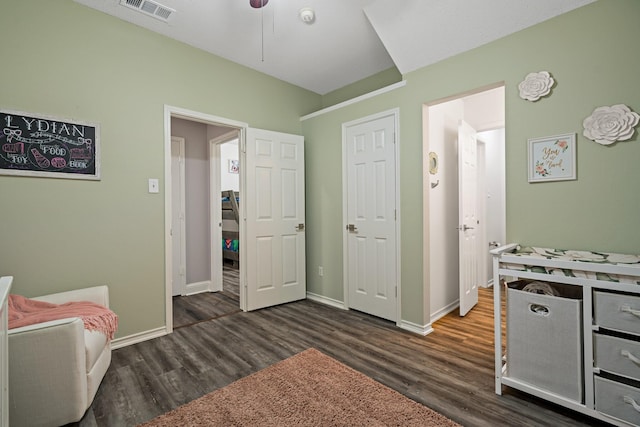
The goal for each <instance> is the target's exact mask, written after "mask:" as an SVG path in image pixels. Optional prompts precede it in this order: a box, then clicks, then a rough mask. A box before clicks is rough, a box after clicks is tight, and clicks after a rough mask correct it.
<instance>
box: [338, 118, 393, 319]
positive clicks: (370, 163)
mask: <svg viewBox="0 0 640 427" xmlns="http://www.w3.org/2000/svg"><path fill="white" fill-rule="evenodd" d="M394 138H395V116H393V115H389V116H386V117H381V118H378V119H374V120H371V121H367V122H363V123H359V124H356V125H353V126H349V127H347V128H346V136H345V144H346V147H345V151H346V164H345V165H346V169H347V170H346V176H347V197H346V203H347V221H348V224H350V225H351V226H352V227H351V228H348V229H347V230H346V233H347V262H346V267H345V268H346V270H347V273H346V276H347V281H348V283H347V288H348V305H349V307H350V308H354V309H356V310H360V311H363V312H366V313H369V314H373V315H375V316H378V317H382V318H385V319H389V320H393V321H396V320H397V297H396V277H397V272H396V268H397V266H396V223H395V191H396V189H395V173H396V171H395V146H394V144H395V142H394Z"/></svg>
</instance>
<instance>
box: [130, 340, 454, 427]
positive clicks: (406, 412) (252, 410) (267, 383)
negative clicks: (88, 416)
mask: <svg viewBox="0 0 640 427" xmlns="http://www.w3.org/2000/svg"><path fill="white" fill-rule="evenodd" d="M458 425H459V424H457V423H455V422H453V421H451V420H450V419H448V418H446V417H445V416H443V415H441V414H439V413H437V412H435V411H433V410H431V409H429V408H427V407H426V406H423V405H421V404H419V403H417V402H415V401H413V400H411V399H409V398H407V397H405V396H403V395H402V394H400V393H398V392H396V391H395V390H392V389H390V388H389V387H386V386H384V385H382V384H380V383H378V382H376V381H374V380H372V379H371V378H369V377H367V376H365V375H363V374H361V373H359V372H357V371H355V370H353V369H351V368H349V367H348V366H345V365H343V364H342V363H340V362H338V361H337V360H334V359H332V358H331V357H329V356H326V355H324V354H322V353H321V352H319V351H318V350H316V349H308V350H305V351H303V352H302V353H299V354H296V355H295V356H292V357H290V358H288V359H286V360H283V361H282V362H279V363H276V364H275V365H272V366H270V367H268V368H265V369H263V370H261V371H259V372H256V373H255V374H252V375H249V376H248V377H245V378H242V379H240V380H238V381H236V382H234V383H232V384H230V385H228V386H226V387H224V388H221V389H219V390H216V391H214V392H211V393H209V394H207V395H205V396H203V397H201V398H199V399H196V400H194V401H192V402H189V403H187V404H185V405H183V406H181V407H179V408H177V409H174V410H173V411H170V412H167V413H166V414H164V415H161V416H159V417H157V418H154V419H153V420H151V421H149V422H147V423H145V424H142V426H144V427H160V426H171V427H174V426H252V427H253V426H264V427H269V426H278V427H280V426H367V427H375V426H403V427H407V426H416V427H417V426H420V427H431V426H458Z"/></svg>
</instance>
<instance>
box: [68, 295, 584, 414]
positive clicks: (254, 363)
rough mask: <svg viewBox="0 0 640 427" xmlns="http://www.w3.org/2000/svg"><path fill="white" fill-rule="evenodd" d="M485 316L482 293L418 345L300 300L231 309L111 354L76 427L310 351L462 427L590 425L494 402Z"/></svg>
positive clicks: (197, 305) (540, 404)
mask: <svg viewBox="0 0 640 427" xmlns="http://www.w3.org/2000/svg"><path fill="white" fill-rule="evenodd" d="M229 295H230V293H227V291H226V289H225V291H224V292H222V293H220V294H219V295H216V294H209V295H206V296H205V295H200V296H198V295H196V296H193V297H188V298H185V301H183V302H180V303H179V304H178V303H176V308H177V309H178V310H183V309H184V310H185V311H189V310H192V311H193V312H194V313H195V312H199V311H201V310H202V307H203V303H202V301H206V303H204V305H205V306H206V305H210V304H213V305H216V304H217V308H216V309H219V308H221V307H222V306H227V304H228V299H229ZM212 296H213V297H215V298H212ZM216 299H217V301H218V302H212V301H216ZM188 307H194V308H193V309H189V308H188ZM492 307H493V304H492V292H491V290H490V289H489V290H487V289H482V290H481V293H480V302H479V304H478V306H477V307H476V308H474V309H473V310H472V312H471V313H469V314H468V315H467V316H466V317H464V318H460V317H459V316H458V313H457V311H456V312H453V313H450V314H449V315H447V316H445V317H444V318H442V319H441V320H439V321H438V322H436V324H435V325H434V329H435V330H434V332H432V333H431V334H429V335H427V336H426V337H423V336H420V335H416V334H412V333H409V332H406V331H403V330H401V329H398V328H397V327H396V326H395V324H393V323H392V322H388V321H385V320H381V319H378V318H375V317H372V316H369V315H366V314H363V313H360V312H357V311H345V310H340V309H335V308H332V307H329V306H326V305H323V304H320V303H316V302H313V301H309V300H303V301H299V302H295V303H290V304H284V305H280V306H276V307H271V308H266V309H262V310H258V311H255V312H250V313H243V312H241V311H238V310H237V305H236V306H235V308H232V311H231V312H229V313H226V314H221V312H220V310H218V311H217V312H216V313H217V314H216V315H214V316H211V320H203V319H199V320H198V319H197V318H195V317H192V318H191V320H187V323H185V326H183V327H179V328H177V329H175V330H174V332H173V333H172V334H170V335H167V336H164V337H160V338H156V339H153V340H149V341H145V342H142V343H139V344H135V345H132V346H128V347H125V348H121V349H118V350H114V351H113V360H112V363H111V366H110V368H109V370H108V372H107V374H106V376H105V378H104V380H103V382H102V385H101V386H100V389H99V390H98V393H97V395H96V398H95V400H94V402H93V404H92V405H91V408H90V409H89V410H88V412H87V414H86V415H85V416H84V418H83V419H82V420H81V422H80V423H77V425H80V426H133V425H136V424H138V423H141V422H144V421H147V420H150V419H151V418H153V417H155V416H158V415H160V414H162V413H164V412H167V411H169V410H171V409H173V408H176V407H177V406H179V405H182V404H184V403H187V402H189V401H191V400H193V399H195V398H197V397H200V396H202V395H204V394H206V393H209V392H211V391H213V390H216V389H218V388H221V387H224V386H226V385H227V384H229V383H231V382H233V381H235V380H237V379H240V378H242V377H244V376H247V375H249V374H251V373H253V372H256V371H258V370H260V369H263V368H265V367H267V366H269V365H272V364H273V363H276V362H278V361H280V360H283V359H285V358H287V357H289V356H292V355H294V354H296V353H298V352H300V351H302V350H305V349H307V348H310V347H315V348H316V349H318V350H320V351H322V352H324V353H325V354H327V355H329V356H332V357H334V358H335V359H337V360H339V361H341V362H343V363H345V364H347V365H349V366H351V367H352V368H354V369H356V370H358V371H360V372H362V373H364V374H365V375H368V376H369V377H371V378H374V379H375V380H377V381H379V382H381V383H383V384H386V385H387V386H389V387H391V388H393V389H395V390H397V391H399V392H400V393H402V394H404V395H406V396H408V397H409V398H411V399H414V400H416V401H418V402H420V403H423V404H424V405H426V406H428V407H430V408H432V409H434V410H436V411H438V412H440V413H442V414H444V415H446V416H448V417H449V418H451V419H453V420H455V421H457V422H459V423H460V424H462V425H464V426H525V425H526V426H579V425H596V424H597V423H596V421H595V420H593V419H591V418H589V417H586V416H583V415H581V414H579V413H576V412H573V411H570V410H567V409H564V408H562V407H560V406H556V405H553V404H550V403H548V402H546V401H544V400H540V399H537V398H535V397H532V396H529V395H527V394H525V393H521V392H518V391H516V390H513V389H510V388H507V387H505V388H504V392H503V395H502V396H497V395H496V394H495V393H494V373H493V360H494V359H493V308H492ZM176 316H182V315H181V314H176ZM187 317H188V316H187ZM194 319H196V320H194Z"/></svg>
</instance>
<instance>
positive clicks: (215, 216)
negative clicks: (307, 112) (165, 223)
mask: <svg viewBox="0 0 640 427" xmlns="http://www.w3.org/2000/svg"><path fill="white" fill-rule="evenodd" d="M239 138H240V135H239V132H238V129H234V130H232V131H229V132H227V133H225V134H223V135H220V136H218V137H215V138H213V139H210V140H209V192H210V193H211V194H212V195H214V196H216V195H219V194H220V193H221V191H222V182H221V179H220V174H221V172H222V170H221V168H222V165H221V164H220V157H221V154H220V145H222V144H224V143H226V142H229V141H233V140H234V139H238V140H239ZM239 155H240V141H238V156H239ZM240 169H242V168H240ZM213 206H214V205H213V203H212V204H211V208H212V209H211V211H210V213H211V215H210V217H211V218H210V219H211V225H210V230H211V251H210V252H211V266H212V267H213V266H214V265H218V266H220V273H219V274H217V273H216V274H215V277H214V274H213V272H211V289H210V291H213V292H218V291H222V283H223V282H222V267H223V266H222V245H221V244H220V242H221V241H222V226H221V224H222V211H221V209H213ZM239 225H240V224H238V226H239ZM216 242H218V243H217V244H216Z"/></svg>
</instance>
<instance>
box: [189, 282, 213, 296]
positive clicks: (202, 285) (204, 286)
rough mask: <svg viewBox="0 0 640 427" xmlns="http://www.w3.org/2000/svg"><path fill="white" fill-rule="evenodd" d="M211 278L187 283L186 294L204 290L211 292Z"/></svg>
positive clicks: (198, 292)
mask: <svg viewBox="0 0 640 427" xmlns="http://www.w3.org/2000/svg"><path fill="white" fill-rule="evenodd" d="M211 286H212V285H211V280H205V281H204V282H195V283H187V287H186V292H185V294H186V295H195V294H200V293H202V292H209V290H211Z"/></svg>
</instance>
